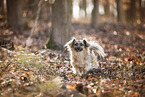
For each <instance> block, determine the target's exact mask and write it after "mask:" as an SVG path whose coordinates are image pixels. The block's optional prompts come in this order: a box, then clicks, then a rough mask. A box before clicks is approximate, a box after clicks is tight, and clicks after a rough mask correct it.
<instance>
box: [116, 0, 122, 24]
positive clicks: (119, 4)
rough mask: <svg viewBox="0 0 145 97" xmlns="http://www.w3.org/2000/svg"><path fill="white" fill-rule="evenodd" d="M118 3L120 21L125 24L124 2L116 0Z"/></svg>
mask: <svg viewBox="0 0 145 97" xmlns="http://www.w3.org/2000/svg"><path fill="white" fill-rule="evenodd" d="M116 3H117V19H118V23H120V24H124V20H123V18H124V13H123V2H122V0H116Z"/></svg>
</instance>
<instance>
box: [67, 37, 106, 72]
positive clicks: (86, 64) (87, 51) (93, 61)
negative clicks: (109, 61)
mask: <svg viewBox="0 0 145 97" xmlns="http://www.w3.org/2000/svg"><path fill="white" fill-rule="evenodd" d="M74 39H75V38H73V39H72V40H70V41H69V42H67V43H66V44H65V47H67V48H68V50H69V52H70V60H71V65H72V68H73V72H74V73H77V74H79V75H82V73H86V72H87V71H89V70H91V69H93V68H98V67H99V64H98V62H97V58H96V56H95V54H94V52H96V53H98V55H100V56H101V57H104V56H105V53H104V49H103V48H102V47H101V46H100V45H99V44H98V43H95V42H88V41H87V40H86V39H83V40H85V41H86V42H87V44H88V47H86V48H83V50H82V51H80V52H77V51H75V50H74V48H73V47H71V46H70V45H71V44H72V42H73V40H74ZM75 40H76V39H75ZM83 40H82V41H83ZM80 41H81V40H80Z"/></svg>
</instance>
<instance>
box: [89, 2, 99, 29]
mask: <svg viewBox="0 0 145 97" xmlns="http://www.w3.org/2000/svg"><path fill="white" fill-rule="evenodd" d="M93 4H94V8H93V11H92V18H91V19H92V20H91V26H92V27H97V26H98V24H99V0H93Z"/></svg>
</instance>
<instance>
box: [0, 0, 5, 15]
mask: <svg viewBox="0 0 145 97" xmlns="http://www.w3.org/2000/svg"><path fill="white" fill-rule="evenodd" d="M0 15H4V0H0Z"/></svg>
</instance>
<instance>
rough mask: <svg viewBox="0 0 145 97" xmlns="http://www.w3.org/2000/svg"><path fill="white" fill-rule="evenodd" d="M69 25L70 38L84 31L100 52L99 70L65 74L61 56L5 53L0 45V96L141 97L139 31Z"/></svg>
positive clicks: (143, 74) (65, 58)
mask: <svg viewBox="0 0 145 97" xmlns="http://www.w3.org/2000/svg"><path fill="white" fill-rule="evenodd" d="M73 27H74V28H73V30H74V31H73V32H74V33H73V34H74V36H78V35H79V34H82V32H84V34H85V36H86V37H87V38H90V39H95V40H96V41H98V42H99V43H100V44H101V45H102V46H103V48H104V49H105V53H106V57H105V58H104V59H101V58H99V60H98V61H99V65H100V67H99V68H97V69H93V70H90V71H88V72H87V73H86V74H84V75H83V76H77V75H76V74H74V73H73V72H72V71H71V68H72V67H71V65H70V59H69V55H68V53H66V52H64V53H61V51H54V50H50V49H42V50H37V52H25V48H24V47H23V46H15V50H13V51H11V50H8V49H6V48H3V47H1V49H0V50H1V53H0V54H1V56H3V57H1V61H0V64H1V65H0V76H1V78H0V90H1V91H0V96H5V97H6V96H8V95H10V96H24V95H25V96H30V97H32V96H36V97H45V96H50V97H52V96H56V97H61V96H63V97H72V96H74V97H86V96H88V97H98V96H99V97H116V96H120V97H122V96H129V97H143V96H145V95H144V91H145V65H144V64H145V48H144V45H145V44H144V43H145V42H144V38H142V37H144V33H143V31H144V30H142V29H140V28H136V29H133V28H127V27H124V26H117V25H111V24H110V25H109V24H104V25H100V27H99V28H91V27H89V26H88V25H80V24H73ZM30 51H33V50H30Z"/></svg>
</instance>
